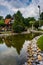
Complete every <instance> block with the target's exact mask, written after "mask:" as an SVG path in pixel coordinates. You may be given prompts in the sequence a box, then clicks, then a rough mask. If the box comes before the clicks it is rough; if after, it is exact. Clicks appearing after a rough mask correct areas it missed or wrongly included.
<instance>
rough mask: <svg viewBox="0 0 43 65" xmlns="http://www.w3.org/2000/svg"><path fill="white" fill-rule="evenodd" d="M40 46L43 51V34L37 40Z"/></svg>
mask: <svg viewBox="0 0 43 65" xmlns="http://www.w3.org/2000/svg"><path fill="white" fill-rule="evenodd" d="M37 44H38V47H39V48H40V49H41V50H42V51H43V36H41V37H40V38H39V39H38V41H37Z"/></svg>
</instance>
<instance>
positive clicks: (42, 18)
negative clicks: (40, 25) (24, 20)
mask: <svg viewBox="0 0 43 65" xmlns="http://www.w3.org/2000/svg"><path fill="white" fill-rule="evenodd" d="M40 20H43V12H42V13H41V14H40Z"/></svg>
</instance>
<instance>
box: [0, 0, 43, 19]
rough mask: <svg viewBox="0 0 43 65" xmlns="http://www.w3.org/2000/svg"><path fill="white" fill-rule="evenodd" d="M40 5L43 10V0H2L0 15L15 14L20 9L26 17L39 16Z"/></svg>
mask: <svg viewBox="0 0 43 65" xmlns="http://www.w3.org/2000/svg"><path fill="white" fill-rule="evenodd" d="M38 5H40V7H41V12H42V11H43V0H0V15H2V16H4V17H5V16H6V15H7V14H11V15H13V14H14V13H16V12H17V11H18V10H20V11H21V13H22V14H23V16H24V17H32V16H33V17H35V18H38V13H39V10H38Z"/></svg>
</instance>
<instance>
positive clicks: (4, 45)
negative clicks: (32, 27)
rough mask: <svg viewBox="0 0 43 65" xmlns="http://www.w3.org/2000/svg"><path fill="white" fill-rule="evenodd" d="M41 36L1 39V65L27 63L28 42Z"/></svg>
mask: <svg viewBox="0 0 43 65" xmlns="http://www.w3.org/2000/svg"><path fill="white" fill-rule="evenodd" d="M37 35H39V34H26V35H15V36H7V37H6V36H4V37H0V65H23V64H24V63H25V62H26V61H27V46H28V43H27V42H26V41H27V40H31V39H32V38H34V37H35V36H37Z"/></svg>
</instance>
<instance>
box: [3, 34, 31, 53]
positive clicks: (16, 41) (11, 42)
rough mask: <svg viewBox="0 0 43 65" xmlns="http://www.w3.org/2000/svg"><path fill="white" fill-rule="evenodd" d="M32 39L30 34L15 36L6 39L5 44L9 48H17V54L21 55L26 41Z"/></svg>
mask: <svg viewBox="0 0 43 65" xmlns="http://www.w3.org/2000/svg"><path fill="white" fill-rule="evenodd" d="M29 38H30V39H31V38H32V37H31V36H30V35H28V34H26V35H15V36H9V37H6V38H4V40H5V43H6V45H7V46H8V47H11V46H13V47H15V48H16V50H17V52H18V53H19V54H20V50H21V48H22V47H23V44H24V42H25V40H28V39H29Z"/></svg>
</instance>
